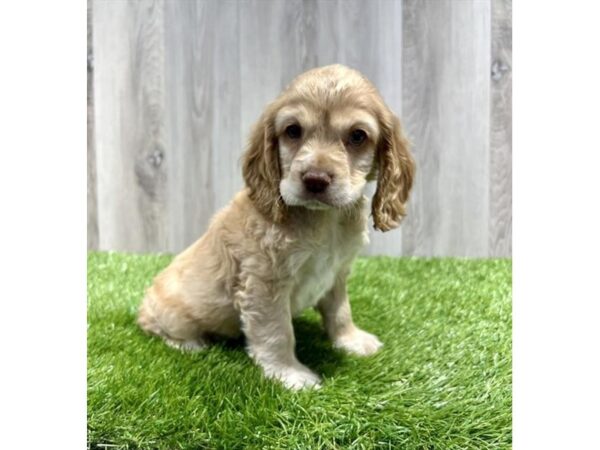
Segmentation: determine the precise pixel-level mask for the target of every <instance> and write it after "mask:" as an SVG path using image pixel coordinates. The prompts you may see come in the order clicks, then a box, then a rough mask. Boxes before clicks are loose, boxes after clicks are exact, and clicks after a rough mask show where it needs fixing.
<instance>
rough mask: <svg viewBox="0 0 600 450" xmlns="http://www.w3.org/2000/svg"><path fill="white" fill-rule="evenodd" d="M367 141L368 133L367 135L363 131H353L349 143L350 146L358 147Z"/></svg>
mask: <svg viewBox="0 0 600 450" xmlns="http://www.w3.org/2000/svg"><path fill="white" fill-rule="evenodd" d="M366 139H367V133H365V132H364V131H363V130H353V131H352V132H351V133H350V136H349V138H348V142H349V144H350V145H353V146H355V147H358V146H359V145H361V144H362V143H363V142H365V140H366Z"/></svg>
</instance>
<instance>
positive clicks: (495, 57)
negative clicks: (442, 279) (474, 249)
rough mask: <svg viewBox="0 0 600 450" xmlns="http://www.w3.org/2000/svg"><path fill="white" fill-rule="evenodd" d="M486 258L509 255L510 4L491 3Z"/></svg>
mask: <svg viewBox="0 0 600 450" xmlns="http://www.w3.org/2000/svg"><path fill="white" fill-rule="evenodd" d="M491 79H492V81H491V105H490V106H491V111H490V116H491V118H490V126H491V129H490V224H489V227H490V240H489V256H493V257H507V256H511V255H512V1H511V0H492V67H491Z"/></svg>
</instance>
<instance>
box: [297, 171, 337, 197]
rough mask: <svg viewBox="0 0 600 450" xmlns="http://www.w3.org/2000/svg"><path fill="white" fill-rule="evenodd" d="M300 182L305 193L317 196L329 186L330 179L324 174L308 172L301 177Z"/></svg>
mask: <svg viewBox="0 0 600 450" xmlns="http://www.w3.org/2000/svg"><path fill="white" fill-rule="evenodd" d="M302 182H303V183H304V186H305V187H306V190H307V191H309V192H312V193H313V194H318V193H319V192H323V191H324V190H325V189H327V186H329V185H330V184H331V177H330V176H329V175H328V174H327V173H325V172H320V171H314V170H309V171H308V172H306V173H305V174H304V175H302Z"/></svg>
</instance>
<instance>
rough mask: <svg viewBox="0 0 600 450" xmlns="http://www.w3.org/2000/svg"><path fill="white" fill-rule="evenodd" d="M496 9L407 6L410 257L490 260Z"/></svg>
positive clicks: (446, 2) (462, 4) (444, 2)
mask: <svg viewBox="0 0 600 450" xmlns="http://www.w3.org/2000/svg"><path fill="white" fill-rule="evenodd" d="M490 9H491V8H490V3H489V2H487V1H450V0H440V1H429V0H428V1H420V0H419V1H416V0H405V2H404V8H403V53H402V62H403V80H402V92H403V104H402V109H403V118H404V123H405V126H406V129H407V133H408V135H409V138H411V140H412V142H413V149H414V153H415V157H416V160H417V177H416V183H415V186H414V189H413V192H412V197H411V200H410V203H409V209H408V217H407V220H406V221H405V223H404V225H403V226H404V228H403V240H402V243H403V251H404V253H405V254H409V255H420V256H466V257H484V256H487V255H488V245H489V244H488V243H489V232H488V222H489V219H488V217H489V193H488V177H489V133H490V117H489V105H490V77H489V67H490V45H491V42H490V33H491V24H490V19H491V11H490Z"/></svg>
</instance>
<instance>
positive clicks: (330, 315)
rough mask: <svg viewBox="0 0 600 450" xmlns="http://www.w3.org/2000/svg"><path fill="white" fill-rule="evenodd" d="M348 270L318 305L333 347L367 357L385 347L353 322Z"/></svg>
mask: <svg viewBox="0 0 600 450" xmlns="http://www.w3.org/2000/svg"><path fill="white" fill-rule="evenodd" d="M348 273H349V271H348V270H345V271H343V272H341V273H340V274H339V275H338V276H337V278H336V281H335V284H334V286H333V288H332V289H331V291H329V292H328V293H327V294H326V295H325V297H323V298H322V299H321V300H320V301H319V303H318V304H317V309H318V310H319V312H320V313H321V316H322V317H323V323H324V325H325V329H326V331H327V334H328V335H329V338H330V339H331V341H332V342H333V346H334V347H336V348H340V349H342V350H344V351H346V352H348V353H352V354H355V355H360V356H367V355H370V354H372V353H375V352H376V351H377V350H379V349H380V348H381V346H382V345H383V344H382V343H381V342H380V341H379V339H377V337H376V336H374V335H372V334H371V333H367V332H366V331H363V330H361V329H360V328H358V327H357V326H356V325H354V322H353V321H352V312H351V310H350V302H349V301H348V294H347V292H346V279H347V277H348Z"/></svg>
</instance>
